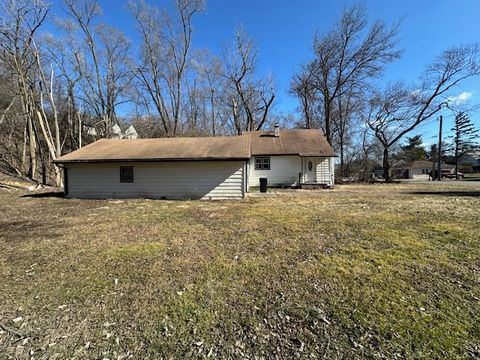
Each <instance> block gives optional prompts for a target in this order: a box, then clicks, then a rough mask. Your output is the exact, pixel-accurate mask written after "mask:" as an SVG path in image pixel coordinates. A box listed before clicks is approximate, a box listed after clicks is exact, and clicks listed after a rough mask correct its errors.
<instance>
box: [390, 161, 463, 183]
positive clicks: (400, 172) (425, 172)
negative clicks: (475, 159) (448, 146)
mask: <svg viewBox="0 0 480 360" xmlns="http://www.w3.org/2000/svg"><path fill="white" fill-rule="evenodd" d="M437 166H438V165H437V163H435V169H437ZM441 168H442V170H451V169H453V168H455V166H454V165H450V164H445V163H444V162H442V164H441ZM431 171H432V161H430V160H416V161H414V162H413V163H412V164H410V165H405V166H400V167H397V168H395V169H394V174H395V177H396V178H397V179H414V180H421V179H425V180H426V179H428V178H429V175H430V172H431Z"/></svg>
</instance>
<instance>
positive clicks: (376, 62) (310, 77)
mask: <svg viewBox="0 0 480 360" xmlns="http://www.w3.org/2000/svg"><path fill="white" fill-rule="evenodd" d="M397 34H398V24H396V25H394V26H392V27H388V26H387V25H386V24H385V23H384V22H383V21H382V20H377V21H375V22H374V23H373V24H372V25H370V26H369V22H368V18H367V14H366V10H365V7H364V6H361V5H356V6H352V7H350V8H347V9H345V10H344V11H343V13H342V15H341V17H340V19H339V20H338V22H337V23H336V24H335V26H334V28H333V29H332V30H330V31H328V32H327V33H324V34H321V35H317V36H316V37H315V39H314V41H313V49H314V59H313V60H312V61H310V62H309V63H307V64H305V65H303V66H302V71H301V74H303V75H302V76H301V78H300V79H301V81H300V82H298V81H297V82H296V83H297V85H298V83H300V84H301V83H302V82H308V86H300V91H295V92H296V93H297V94H298V95H299V96H301V97H303V98H304V99H305V93H306V94H308V97H309V98H311V99H318V101H319V102H320V103H321V104H319V108H321V109H322V110H323V118H322V121H323V127H324V129H325V136H326V138H327V140H328V141H329V142H330V143H331V142H332V121H333V120H332V116H333V112H334V107H335V104H336V103H337V100H338V98H339V97H341V96H343V95H344V94H345V91H349V89H351V88H352V86H356V87H357V88H366V87H367V86H368V84H369V82H370V81H371V80H372V79H373V78H375V77H378V76H379V75H381V74H382V72H383V70H384V66H385V64H388V63H389V62H391V61H393V60H395V59H397V58H398V57H399V56H400V51H399V50H398V48H397V43H398V42H397ZM352 84H355V85H352ZM302 102H304V101H302Z"/></svg>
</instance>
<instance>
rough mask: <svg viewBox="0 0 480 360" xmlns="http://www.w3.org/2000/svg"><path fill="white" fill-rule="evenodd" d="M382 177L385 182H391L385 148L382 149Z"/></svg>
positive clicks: (387, 155) (388, 160) (386, 149)
mask: <svg viewBox="0 0 480 360" xmlns="http://www.w3.org/2000/svg"><path fill="white" fill-rule="evenodd" d="M383 176H384V178H385V182H387V183H391V182H392V177H391V176H390V159H389V154H388V148H387V147H386V148H384V149H383Z"/></svg>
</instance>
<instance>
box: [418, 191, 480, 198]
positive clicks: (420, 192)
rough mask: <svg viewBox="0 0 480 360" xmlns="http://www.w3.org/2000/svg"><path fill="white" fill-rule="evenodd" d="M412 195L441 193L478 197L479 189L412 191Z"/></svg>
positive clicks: (444, 194) (479, 194)
mask: <svg viewBox="0 0 480 360" xmlns="http://www.w3.org/2000/svg"><path fill="white" fill-rule="evenodd" d="M409 194H413V195H441V196H458V197H480V191H412V192H410V193H409Z"/></svg>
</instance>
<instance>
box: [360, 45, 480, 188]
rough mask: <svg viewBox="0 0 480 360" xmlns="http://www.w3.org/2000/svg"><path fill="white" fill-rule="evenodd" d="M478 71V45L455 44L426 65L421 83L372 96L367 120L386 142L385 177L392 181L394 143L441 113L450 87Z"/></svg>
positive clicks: (384, 145)
mask: <svg viewBox="0 0 480 360" xmlns="http://www.w3.org/2000/svg"><path fill="white" fill-rule="evenodd" d="M478 75H480V48H479V46H478V45H477V44H473V45H464V46H457V47H452V48H450V49H448V50H445V51H444V52H443V53H442V54H440V55H439V56H438V57H437V58H436V59H435V60H434V61H433V62H432V63H431V64H430V65H428V66H427V69H426V71H425V72H424V74H423V76H422V82H421V85H420V86H419V87H416V88H411V87H408V86H406V85H404V84H401V83H397V84H394V85H391V86H388V87H387V88H386V89H385V91H383V92H378V93H376V94H375V95H374V96H373V97H372V99H371V100H370V103H369V109H370V110H369V116H368V119H367V122H366V123H367V125H368V127H369V128H370V129H371V130H372V131H373V133H374V134H375V136H376V138H377V139H378V141H379V142H380V143H381V144H382V146H383V171H384V174H385V180H386V181H388V182H389V181H391V173H390V149H391V147H393V146H395V145H396V144H397V143H398V141H399V140H400V139H401V138H402V137H403V136H404V135H406V134H408V133H409V132H410V131H412V130H413V129H415V128H416V127H417V126H418V125H419V124H421V123H422V122H424V121H425V120H427V119H430V118H431V117H432V116H434V115H435V114H437V113H439V112H440V110H441V109H442V107H443V106H444V105H446V104H447V103H448V99H447V98H448V95H449V91H450V90H452V89H453V88H454V87H455V86H456V85H458V84H460V83H461V82H462V81H464V80H466V79H468V78H471V77H473V76H478Z"/></svg>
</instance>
